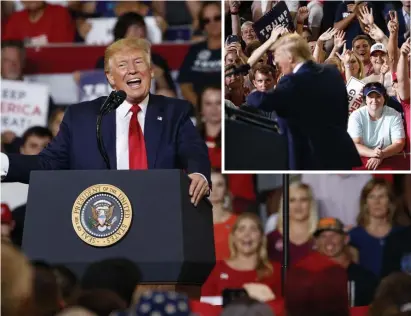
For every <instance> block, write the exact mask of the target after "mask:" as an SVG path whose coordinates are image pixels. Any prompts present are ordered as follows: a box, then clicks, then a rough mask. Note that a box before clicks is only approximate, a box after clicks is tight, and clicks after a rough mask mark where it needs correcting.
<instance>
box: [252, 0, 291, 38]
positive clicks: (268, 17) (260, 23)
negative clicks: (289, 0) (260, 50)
mask: <svg viewBox="0 0 411 316" xmlns="http://www.w3.org/2000/svg"><path fill="white" fill-rule="evenodd" d="M276 25H282V26H284V27H286V28H287V29H288V30H289V31H290V32H294V24H293V19H292V18H291V14H290V11H288V8H287V5H286V4H285V2H284V1H280V2H278V3H277V4H276V5H275V7H274V8H272V9H271V10H270V11H268V12H267V13H266V14H264V15H263V16H262V17H261V18H260V19H258V20H257V21H256V22H254V24H253V28H254V31H255V33H256V34H257V36H258V39H259V40H260V42H261V43H264V42H265V41H266V40H268V39H269V38H270V35H271V32H272V30H273V28H274V27H275V26H276Z"/></svg>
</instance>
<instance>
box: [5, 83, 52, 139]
mask: <svg viewBox="0 0 411 316" xmlns="http://www.w3.org/2000/svg"><path fill="white" fill-rule="evenodd" d="M48 110H49V87H48V86H47V85H43V84H38V83H31V82H24V81H17V80H2V82H1V132H4V131H12V132H14V133H15V134H16V135H17V136H22V135H23V133H24V132H25V131H26V130H27V129H28V128H30V127H33V126H47V116H48Z"/></svg>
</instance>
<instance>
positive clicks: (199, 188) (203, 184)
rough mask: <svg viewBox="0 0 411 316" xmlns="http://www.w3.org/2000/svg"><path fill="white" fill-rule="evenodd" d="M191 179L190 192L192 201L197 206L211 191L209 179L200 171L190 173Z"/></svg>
mask: <svg viewBox="0 0 411 316" xmlns="http://www.w3.org/2000/svg"><path fill="white" fill-rule="evenodd" d="M188 177H189V178H190V179H191V184H190V189H189V194H190V196H191V203H193V204H194V206H197V204H198V202H200V201H201V199H202V198H203V197H204V196H205V195H207V194H208V193H209V191H210V187H209V185H208V182H207V179H206V178H205V177H204V176H203V175H202V174H200V173H191V174H189V175H188Z"/></svg>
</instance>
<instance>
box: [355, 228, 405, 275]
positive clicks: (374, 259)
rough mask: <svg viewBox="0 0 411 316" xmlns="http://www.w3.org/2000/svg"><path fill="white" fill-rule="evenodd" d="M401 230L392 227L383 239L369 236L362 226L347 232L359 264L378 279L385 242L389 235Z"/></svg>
mask: <svg viewBox="0 0 411 316" xmlns="http://www.w3.org/2000/svg"><path fill="white" fill-rule="evenodd" d="M401 229H402V227H393V228H392V229H391V231H390V232H389V233H388V234H387V235H386V236H385V237H382V238H377V237H374V236H371V235H370V234H369V233H368V232H367V231H366V230H365V228H364V227H362V226H357V227H355V228H353V229H352V230H351V231H350V232H349V235H350V244H351V245H352V246H354V247H355V248H357V249H358V251H359V254H360V260H359V264H360V265H361V266H362V267H364V268H366V269H367V270H369V271H371V272H373V273H374V274H375V275H376V276H377V277H380V275H381V268H382V256H383V252H384V246H385V240H386V238H387V237H388V236H389V235H391V234H392V233H395V232H397V231H399V230H401Z"/></svg>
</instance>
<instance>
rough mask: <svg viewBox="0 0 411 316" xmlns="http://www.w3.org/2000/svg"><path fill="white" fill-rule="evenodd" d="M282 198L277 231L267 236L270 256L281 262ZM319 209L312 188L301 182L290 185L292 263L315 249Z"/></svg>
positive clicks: (282, 243) (282, 242)
mask: <svg viewBox="0 0 411 316" xmlns="http://www.w3.org/2000/svg"><path fill="white" fill-rule="evenodd" d="M282 200H283V198H281V203H280V210H279V212H278V215H277V216H278V217H277V225H276V227H277V228H276V230H274V231H272V232H271V233H269V234H268V235H267V242H268V248H267V249H268V255H269V257H270V259H271V260H274V261H278V262H280V261H281V260H282V257H283V248H284V241H283V227H282V226H283V209H282V205H283V202H282ZM317 223H318V209H317V204H316V202H315V199H314V196H313V193H312V190H311V188H310V187H309V186H308V185H307V184H304V183H301V182H293V183H291V185H290V262H291V263H293V262H296V261H298V260H299V259H301V258H303V257H304V256H305V255H307V254H308V253H309V252H310V251H311V250H312V248H313V245H314V244H313V233H314V232H315V230H316V228H317Z"/></svg>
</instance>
